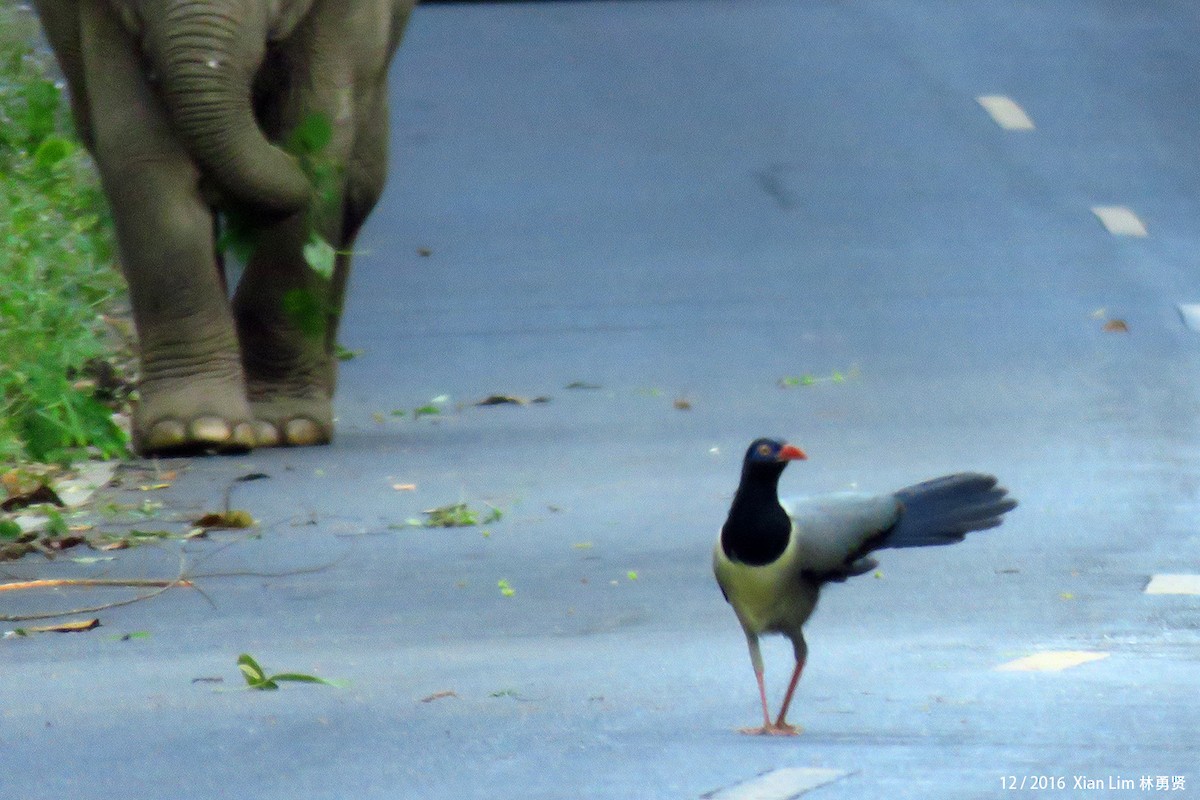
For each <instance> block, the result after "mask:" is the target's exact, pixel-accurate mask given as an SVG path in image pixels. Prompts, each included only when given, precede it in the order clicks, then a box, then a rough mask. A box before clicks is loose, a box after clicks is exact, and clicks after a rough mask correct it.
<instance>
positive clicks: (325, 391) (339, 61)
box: [233, 2, 399, 445]
mask: <svg viewBox="0 0 1200 800" xmlns="http://www.w3.org/2000/svg"><path fill="white" fill-rule="evenodd" d="M377 6H378V8H379V10H380V11H386V10H387V9H390V8H391V4H389V3H378V4H377ZM390 19H391V17H390V16H388V15H386V14H383V15H382V16H380V15H371V14H361V13H360V14H350V15H347V14H346V13H345V11H344V8H343V7H342V6H341V5H339V4H338V3H330V2H326V3H317V4H316V6H315V7H314V10H313V13H312V15H311V16H310V18H309V19H307V20H306V21H305V23H304V24H303V25H302V26H301V28H300V29H299V30H297V32H296V33H295V36H294V39H293V41H291V42H289V44H288V47H289V50H290V52H289V59H288V60H289V61H290V63H292V64H293V65H295V66H294V67H293V68H299V69H301V70H302V71H305V70H307V71H306V74H305V75H304V77H302V78H300V79H299V80H295V81H294V82H293V83H292V85H291V86H290V87H289V89H288V91H287V92H286V93H285V94H284V96H281V97H273V98H268V100H267V101H266V102H267V108H266V109H265V111H264V112H263V116H264V118H266V119H267V120H270V121H271V124H270V126H271V127H277V128H278V130H277V131H276V132H275V134H276V135H277V136H280V137H282V138H286V134H287V132H288V131H289V130H290V129H291V128H293V127H295V126H296V125H297V124H300V122H301V121H302V120H304V119H305V118H306V117H308V116H309V115H311V114H314V113H316V114H321V115H323V116H325V117H326V118H327V119H328V120H329V121H330V123H331V124H332V127H333V138H332V141H331V142H330V144H329V145H328V147H327V148H326V149H325V150H324V151H323V152H322V153H321V154H320V158H322V159H327V160H328V161H329V162H330V163H332V164H334V165H336V167H337V179H336V180H335V181H334V185H333V186H330V187H323V188H325V189H326V196H325V197H324V198H322V199H321V200H319V201H318V203H317V205H316V207H315V208H314V209H313V210H312V211H311V212H310V213H309V214H307V215H304V214H298V215H293V216H292V217H289V218H288V219H286V220H283V221H280V222H277V223H275V224H272V225H267V226H265V227H263V228H262V229H261V230H260V232H259V236H258V241H257V246H256V248H255V252H254V255H253V256H251V258H250V263H249V264H247V266H246V271H245V274H244V275H243V277H242V281H241V282H240V284H239V286H238V289H237V292H236V293H235V295H234V302H233V307H234V315H235V318H236V321H237V327H238V335H239V338H240V340H241V346H242V357H243V363H244V365H245V370H246V378H247V386H248V393H249V398H250V403H251V408H252V410H253V412H254V417H255V420H256V426H257V432H258V443H259V444H260V445H309V444H322V443H326V442H328V441H330V439H331V438H332V435H333V405H332V401H333V393H334V389H335V385H336V373H337V360H336V358H335V357H334V349H335V347H336V343H337V329H338V323H339V321H340V318H341V309H342V302H343V299H344V295H345V288H346V282H347V280H348V278H349V273H350V254H349V251H350V250H351V248H352V247H353V244H354V239H355V236H356V235H357V233H358V230H359V228H360V227H361V225H362V223H363V221H364V220H365V219H366V217H367V215H368V214H369V213H370V210H371V208H372V207H373V206H374V205H375V202H376V201H377V200H378V198H379V195H380V193H381V192H382V190H383V184H384V180H385V176H386V168H387V144H388V141H387V140H388V112H387V88H386V72H387V64H388V61H389V60H390V57H391V54H392V49H393V47H394V45H395V42H396V41H398V38H399V34H398V33H397V32H394V31H392V30H391V25H390V24H389V20H390ZM335 30H336V31H337V33H336V34H335V33H334V31H335ZM318 33H319V34H320V35H318ZM315 67H319V69H315ZM313 231H315V232H317V233H319V234H320V235H321V236H322V237H323V238H324V239H325V240H326V241H327V242H329V243H330V244H331V245H332V246H333V247H334V248H335V249H336V250H337V256H336V258H335V266H334V272H333V275H332V278H331V279H325V278H322V277H320V276H319V275H317V274H316V273H315V272H314V271H313V270H312V269H311V267H310V266H309V265H308V264H307V263H306V261H305V259H304V254H303V249H304V245H305V244H306V242H307V241H308V238H309V235H310V233H311V232H313ZM314 318H315V320H314ZM314 321H315V322H316V323H317V324H316V325H313V322H314ZM306 328H307V329H308V330H306Z"/></svg>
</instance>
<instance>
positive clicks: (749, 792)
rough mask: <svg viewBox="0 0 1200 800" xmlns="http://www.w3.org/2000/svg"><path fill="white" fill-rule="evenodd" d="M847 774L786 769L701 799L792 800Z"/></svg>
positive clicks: (804, 768) (719, 790) (800, 768)
mask: <svg viewBox="0 0 1200 800" xmlns="http://www.w3.org/2000/svg"><path fill="white" fill-rule="evenodd" d="M848 774H850V773H848V772H843V771H842V770H840V769H823V768H821V767H784V768H782V769H776V770H771V771H770V772H764V773H763V774H762V775H759V776H757V777H754V778H751V779H750V780H748V781H743V782H742V783H735V784H734V785H733V786H726V787H725V788H724V789H717V790H716V791H712V792H709V793H708V794H705V795H701V797H702V798H704V800H791V799H792V798H793V797H799V796H800V795H802V794H804V793H805V792H807V791H809V790H810V789H816V788H817V787H818V786H824V785H825V784H827V783H833V782H834V781H836V780H837V779H838V778H841V777H844V776H845V775H848Z"/></svg>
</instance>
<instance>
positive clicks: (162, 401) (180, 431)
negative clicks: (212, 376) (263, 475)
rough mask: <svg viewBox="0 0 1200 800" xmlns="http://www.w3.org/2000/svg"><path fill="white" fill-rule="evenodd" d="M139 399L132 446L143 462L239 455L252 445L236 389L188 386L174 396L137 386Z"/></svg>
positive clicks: (172, 392) (238, 388)
mask: <svg viewBox="0 0 1200 800" xmlns="http://www.w3.org/2000/svg"><path fill="white" fill-rule="evenodd" d="M235 383H237V382H235ZM139 393H140V394H141V400H140V402H139V403H138V407H137V409H136V410H135V412H134V415H133V444H134V449H135V450H136V451H137V452H138V453H139V454H141V455H143V456H183V455H203V454H207V453H245V452H246V451H248V450H250V449H252V448H253V447H254V445H255V438H256V437H255V431H254V426H253V425H252V424H251V422H250V420H251V416H250V408H249V406H248V405H247V403H246V400H245V398H244V397H243V395H242V388H241V386H240V384H237V385H232V386H227V385H224V382H222V385H219V386H211V385H208V384H207V383H188V384H187V386H186V387H181V388H179V389H178V390H176V389H165V390H164V389H163V388H162V387H156V386H155V385H154V384H146V383H143V385H142V386H141V387H140V391H139Z"/></svg>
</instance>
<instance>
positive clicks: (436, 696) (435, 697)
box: [421, 690, 458, 703]
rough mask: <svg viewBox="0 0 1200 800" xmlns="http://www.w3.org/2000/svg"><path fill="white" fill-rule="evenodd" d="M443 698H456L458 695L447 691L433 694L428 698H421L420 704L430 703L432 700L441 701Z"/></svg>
mask: <svg viewBox="0 0 1200 800" xmlns="http://www.w3.org/2000/svg"><path fill="white" fill-rule="evenodd" d="M443 697H458V695H457V694H455V693H454V692H451V691H449V690H447V691H444V692H434V693H433V694H431V695H429V696H428V697H422V698H421V702H422V703H432V702H433V701H434V700H441V699H442V698H443Z"/></svg>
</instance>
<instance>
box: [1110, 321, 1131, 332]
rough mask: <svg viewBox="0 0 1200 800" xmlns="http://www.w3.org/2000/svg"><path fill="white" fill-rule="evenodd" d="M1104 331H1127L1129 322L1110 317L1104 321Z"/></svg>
mask: <svg viewBox="0 0 1200 800" xmlns="http://www.w3.org/2000/svg"><path fill="white" fill-rule="evenodd" d="M1104 332H1105V333H1129V323H1127V322H1126V321H1125V320H1123V319H1110V320H1109V321H1108V322H1106V323H1104Z"/></svg>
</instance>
